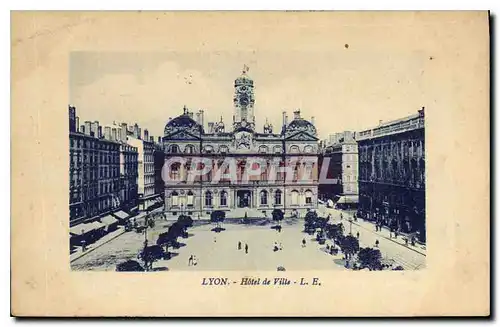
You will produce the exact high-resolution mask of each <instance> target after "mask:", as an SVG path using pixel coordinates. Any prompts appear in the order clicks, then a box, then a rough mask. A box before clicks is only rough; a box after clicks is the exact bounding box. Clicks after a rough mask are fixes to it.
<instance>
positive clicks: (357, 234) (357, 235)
mask: <svg viewBox="0 0 500 327" xmlns="http://www.w3.org/2000/svg"><path fill="white" fill-rule="evenodd" d="M356 237H357V238H358V240H359V232H357V233H356Z"/></svg>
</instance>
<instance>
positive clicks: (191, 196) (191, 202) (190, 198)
mask: <svg viewBox="0 0 500 327" xmlns="http://www.w3.org/2000/svg"><path fill="white" fill-rule="evenodd" d="M187 205H188V206H192V205H194V194H193V192H192V191H189V192H188V194H187Z"/></svg>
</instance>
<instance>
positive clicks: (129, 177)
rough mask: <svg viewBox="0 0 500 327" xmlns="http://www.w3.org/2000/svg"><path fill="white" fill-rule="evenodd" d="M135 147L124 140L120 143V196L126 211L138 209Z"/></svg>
mask: <svg viewBox="0 0 500 327" xmlns="http://www.w3.org/2000/svg"><path fill="white" fill-rule="evenodd" d="M137 157H138V155H137V148H136V147H133V146H131V145H129V144H127V143H125V142H122V143H121V144H120V177H121V191H120V192H121V194H120V195H121V196H120V199H121V200H122V203H123V207H124V209H125V210H126V211H135V210H136V209H138V205H139V202H138V186H137V177H138V176H137V174H138V168H137V166H138V164H137Z"/></svg>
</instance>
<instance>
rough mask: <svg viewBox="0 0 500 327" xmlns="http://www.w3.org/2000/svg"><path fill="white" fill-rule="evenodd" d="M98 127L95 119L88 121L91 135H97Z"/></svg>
mask: <svg viewBox="0 0 500 327" xmlns="http://www.w3.org/2000/svg"><path fill="white" fill-rule="evenodd" d="M98 129H99V122H98V121H97V120H96V121H94V122H92V123H90V135H91V136H94V137H98V136H97V135H98V134H97V132H98Z"/></svg>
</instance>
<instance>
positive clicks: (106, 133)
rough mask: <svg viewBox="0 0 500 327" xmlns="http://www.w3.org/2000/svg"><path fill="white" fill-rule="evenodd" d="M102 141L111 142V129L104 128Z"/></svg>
mask: <svg viewBox="0 0 500 327" xmlns="http://www.w3.org/2000/svg"><path fill="white" fill-rule="evenodd" d="M104 139H106V140H111V127H109V126H106V127H104Z"/></svg>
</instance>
